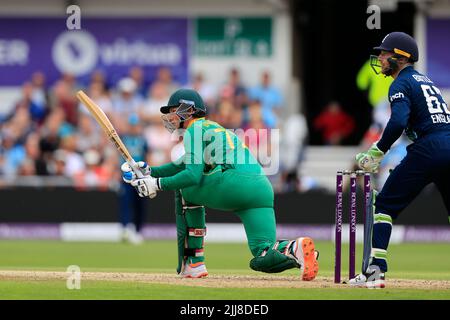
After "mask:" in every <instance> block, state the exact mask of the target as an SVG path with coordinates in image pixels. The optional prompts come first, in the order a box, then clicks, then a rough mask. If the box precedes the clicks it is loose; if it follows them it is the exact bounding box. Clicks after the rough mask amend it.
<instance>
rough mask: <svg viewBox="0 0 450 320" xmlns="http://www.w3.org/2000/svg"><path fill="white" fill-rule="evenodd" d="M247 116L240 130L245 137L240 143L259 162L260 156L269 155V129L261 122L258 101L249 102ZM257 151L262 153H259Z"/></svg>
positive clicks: (259, 103)
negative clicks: (243, 144)
mask: <svg viewBox="0 0 450 320" xmlns="http://www.w3.org/2000/svg"><path fill="white" fill-rule="evenodd" d="M248 115H249V117H248V119H249V120H248V121H247V122H246V123H245V124H244V126H243V128H242V129H243V132H244V135H245V136H244V137H243V139H242V142H244V143H245V145H246V146H247V147H248V148H249V150H250V152H251V153H252V154H253V156H254V157H255V158H256V159H257V160H258V161H260V160H261V159H259V156H260V155H262V154H263V153H265V154H268V153H270V128H269V127H267V126H266V124H265V123H264V121H263V116H262V107H261V102H260V101H259V100H252V101H250V103H249V106H248ZM241 138H242V137H241ZM259 150H261V151H262V152H259Z"/></svg>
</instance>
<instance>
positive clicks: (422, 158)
mask: <svg viewBox="0 0 450 320" xmlns="http://www.w3.org/2000/svg"><path fill="white" fill-rule="evenodd" d="M374 49H376V50H378V51H379V55H378V56H372V57H371V64H372V67H373V68H374V70H375V72H377V73H379V72H381V73H382V74H383V75H385V76H386V77H388V76H391V77H392V78H394V81H393V82H392V84H391V86H390V88H389V101H390V103H391V111H392V112H391V117H390V119H389V122H388V123H387V125H386V128H385V129H384V132H383V135H382V137H381V139H380V140H379V141H378V142H376V143H374V144H373V145H372V147H371V148H370V149H369V150H368V151H366V152H363V153H360V154H358V155H357V156H356V161H357V163H358V165H359V167H360V168H361V169H364V170H366V171H370V172H377V171H378V167H379V165H380V162H381V160H382V159H383V157H384V155H385V154H386V153H387V152H388V150H389V149H390V147H391V146H392V144H393V143H394V142H395V141H396V140H397V139H398V138H399V137H400V135H401V134H402V133H403V132H405V133H406V134H407V135H408V137H409V138H410V139H411V140H412V141H413V143H412V144H410V145H409V146H408V147H407V155H406V156H405V158H404V159H403V160H402V161H401V163H400V164H399V165H398V166H397V167H396V168H395V169H394V170H393V171H392V173H391V174H390V176H389V178H388V179H387V181H386V183H385V184H384V186H383V189H382V190H381V192H380V193H379V194H378V195H377V197H376V200H375V206H374V212H373V213H374V215H373V221H374V222H373V235H372V243H371V245H372V248H371V254H370V257H366V259H368V260H367V261H365V262H367V265H368V268H367V269H366V270H363V273H362V274H360V275H358V276H357V277H356V278H354V279H352V280H351V281H350V284H353V285H362V286H368V287H379V288H382V287H384V285H385V283H384V281H385V279H384V273H385V272H386V271H387V270H388V264H387V249H388V244H389V239H390V236H391V231H392V222H393V221H394V220H395V219H396V218H397V217H398V215H399V214H400V213H401V212H402V210H403V209H405V208H406V207H407V206H408V205H409V204H410V203H411V202H412V201H413V200H414V198H415V197H416V196H417V195H418V194H419V192H420V191H422V189H423V188H424V187H425V186H426V185H428V184H429V183H435V185H436V186H437V188H438V189H439V191H440V192H441V195H442V198H443V200H444V204H445V206H446V208H447V213H448V214H449V215H450V110H449V108H448V106H447V104H446V103H445V101H444V99H443V98H442V95H441V92H440V90H439V89H438V88H437V87H436V85H435V84H434V83H433V81H432V80H431V79H430V78H428V77H427V76H425V75H423V74H420V73H419V72H417V71H416V70H414V63H415V62H416V61H418V59H419V50H418V47H417V43H416V41H415V40H414V39H413V38H412V37H411V36H409V35H407V34H405V33H403V32H392V33H390V34H388V35H387V36H386V37H385V38H384V39H383V41H382V43H381V45H380V46H378V47H376V48H374ZM365 264H366V263H365Z"/></svg>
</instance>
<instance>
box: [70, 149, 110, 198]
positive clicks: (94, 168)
mask: <svg viewBox="0 0 450 320" xmlns="http://www.w3.org/2000/svg"><path fill="white" fill-rule="evenodd" d="M83 159H84V162H85V164H86V168H85V170H83V171H79V172H78V173H76V174H75V176H74V181H75V187H77V188H79V189H86V188H98V189H101V190H106V189H107V188H108V185H109V181H110V179H111V177H110V175H109V172H108V171H107V170H106V168H105V167H103V166H102V165H101V160H102V159H101V155H100V153H99V152H98V151H97V150H95V149H89V150H86V151H85V152H84V153H83Z"/></svg>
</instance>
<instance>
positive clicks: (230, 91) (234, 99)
mask: <svg viewBox="0 0 450 320" xmlns="http://www.w3.org/2000/svg"><path fill="white" fill-rule="evenodd" d="M224 94H225V95H230V96H231V97H230V99H231V101H230V102H231V103H232V104H233V106H235V108H238V109H241V110H243V109H244V108H245V107H246V106H247V89H246V88H245V86H244V85H243V84H242V82H241V74H240V72H239V70H238V69H237V68H232V69H231V70H230V73H229V78H228V82H227V83H226V84H225V85H224V86H223V87H222V89H221V95H224Z"/></svg>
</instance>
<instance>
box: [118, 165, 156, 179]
mask: <svg viewBox="0 0 450 320" xmlns="http://www.w3.org/2000/svg"><path fill="white" fill-rule="evenodd" d="M137 165H138V167H139V170H141V172H142V175H143V176H144V177H146V176H149V175H151V170H150V166H149V165H148V164H147V162H144V161H138V162H137ZM120 170H122V179H123V181H125V182H126V183H131V182H132V181H133V180H135V179H137V177H136V173H135V172H134V171H133V169H132V168H131V166H130V165H129V164H128V162H124V163H123V164H122V166H121V167H120Z"/></svg>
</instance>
